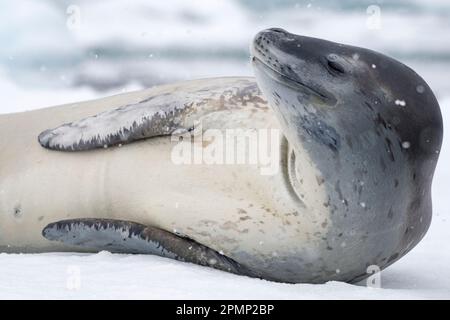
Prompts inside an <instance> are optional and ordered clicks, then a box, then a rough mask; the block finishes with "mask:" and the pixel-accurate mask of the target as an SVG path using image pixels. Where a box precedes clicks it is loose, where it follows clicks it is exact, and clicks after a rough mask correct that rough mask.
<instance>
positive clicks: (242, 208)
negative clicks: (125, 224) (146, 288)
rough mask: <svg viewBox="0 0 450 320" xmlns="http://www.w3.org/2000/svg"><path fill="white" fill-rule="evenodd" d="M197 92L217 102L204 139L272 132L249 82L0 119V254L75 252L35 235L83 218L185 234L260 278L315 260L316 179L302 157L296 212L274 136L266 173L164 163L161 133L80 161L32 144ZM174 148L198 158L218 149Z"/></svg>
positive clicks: (167, 154)
mask: <svg viewBox="0 0 450 320" xmlns="http://www.w3.org/2000/svg"><path fill="white" fill-rule="evenodd" d="M199 90H203V91H204V90H206V92H207V93H208V99H210V100H208V101H207V102H205V103H208V104H211V105H212V104H214V103H219V104H221V106H219V109H218V111H215V112H213V113H211V114H209V115H207V116H205V117H202V118H201V119H200V118H199V119H198V120H199V121H201V123H202V127H203V130H204V131H206V130H208V129H217V130H219V131H222V130H223V132H224V130H225V128H226V129H251V130H260V129H261V130H270V129H274V130H279V129H280V128H279V124H278V121H277V120H276V118H275V116H274V114H273V112H272V110H271V109H270V108H269V106H268V105H267V103H266V101H265V100H264V98H263V97H262V96H261V93H260V91H259V89H258V88H257V86H256V83H255V82H254V79H252V78H221V79H207V80H199V81H192V82H185V83H180V84H176V85H170V86H162V87H158V88H154V89H149V90H145V91H141V92H136V93H130V94H123V95H118V96H114V97H110V98H105V99H100V100H95V101H91V102H84V103H76V104H69V105H65V106H59V107H53V108H47V109H41V110H36V111H31V112H25V113H18V114H9V115H3V116H1V117H0V131H1V134H0V136H1V137H2V139H1V140H0V141H1V142H0V147H1V149H2V150H3V151H2V156H1V160H0V161H1V162H0V163H1V165H0V177H1V178H0V190H1V193H0V245H1V250H2V251H6V252H40V251H59V250H75V249H77V250H79V248H75V247H73V246H67V245H63V244H60V243H57V242H51V241H48V240H47V239H45V238H44V237H43V236H42V234H41V232H42V230H43V228H44V227H45V226H46V225H47V224H49V223H51V222H55V221H59V220H64V219H76V218H87V217H89V218H108V219H122V220H128V221H135V222H139V223H142V224H145V225H151V226H157V227H159V228H162V229H164V230H168V231H170V232H174V233H176V234H180V235H184V236H188V237H189V238H191V239H194V240H196V241H197V242H199V243H202V244H204V245H207V246H208V247H210V248H213V249H214V250H216V251H218V252H223V253H224V255H226V256H228V257H231V258H233V259H234V260H236V261H245V262H246V265H248V266H250V265H251V266H255V267H256V266H259V267H261V268H260V269H261V271H263V269H265V271H264V274H265V275H264V277H266V278H270V279H277V276H276V275H277V274H279V272H280V271H281V268H282V267H283V266H288V265H289V266H291V264H292V265H293V262H292V261H284V259H285V258H284V257H285V256H286V257H287V256H291V255H293V253H296V254H294V256H295V259H298V256H300V255H301V256H304V254H305V253H306V254H307V255H311V259H316V257H315V253H314V249H313V248H312V247H311V240H312V239H313V237H314V233H316V235H317V234H325V233H326V230H327V223H326V221H327V215H328V210H327V209H326V208H325V207H323V206H322V205H319V204H321V203H323V202H324V201H326V195H325V194H323V192H322V188H321V187H320V184H318V183H317V182H316V175H315V170H314V166H313V165H311V161H310V160H309V159H307V158H304V159H303V160H304V161H305V166H307V168H308V172H307V174H306V176H308V177H306V176H305V181H306V179H311V181H314V184H313V185H311V187H308V188H306V189H307V190H305V191H302V192H304V193H306V194H309V195H310V196H311V197H313V198H314V199H315V200H314V201H315V202H314V203H311V204H309V205H308V206H309V209H307V207H306V204H305V203H303V202H302V201H301V200H300V199H299V194H298V192H299V191H298V190H294V188H293V187H292V185H291V183H290V174H289V173H288V171H287V170H288V161H289V159H288V158H289V157H288V154H289V150H290V149H289V145H288V143H287V141H286V140H285V138H284V135H283V134H282V131H281V130H279V133H280V134H279V135H273V136H272V137H271V139H272V140H271V141H274V139H277V140H278V141H277V143H276V144H275V145H276V146H277V147H278V150H273V153H278V155H272V156H273V158H274V159H275V161H279V163H276V164H275V165H276V166H275V168H276V170H274V171H273V172H269V174H262V171H261V169H264V168H269V167H268V165H269V163H268V162H267V161H266V162H264V163H256V164H254V163H252V164H249V163H246V161H244V162H243V163H233V162H231V163H225V161H224V163H223V164H205V163H194V162H192V163H186V164H183V163H181V164H180V163H175V162H174V161H173V158H172V154H173V152H174V150H176V148H180V142H179V141H178V140H177V141H173V138H171V137H170V136H164V137H155V138H152V139H148V140H142V141H140V142H135V143H132V144H128V145H123V146H121V147H118V146H116V147H110V148H108V149H99V150H93V151H89V152H79V153H73V152H70V153H67V152H54V151H49V150H47V149H44V148H42V147H41V146H40V145H39V143H37V140H36V137H37V136H38V135H39V133H40V132H41V131H43V130H44V129H46V128H49V127H54V126H56V125H58V124H60V123H64V122H68V121H70V120H73V119H81V118H84V117H87V116H90V115H93V114H96V113H99V112H102V111H105V110H111V109H115V108H117V107H119V106H122V105H126V104H129V103H131V102H133V101H138V100H142V99H146V98H149V97H151V96H161V95H168V94H171V93H173V92H180V91H186V92H190V93H192V94H195V92H197V91H199ZM100 129H101V128H99V130H100ZM11 132H16V133H17V134H13V135H11V134H10V133H11ZM274 132H276V131H274ZM224 134H225V132H224ZM242 134H244V133H242ZM269 134H270V133H269ZM184 143H185V144H189V145H197V146H198V147H200V149H202V150H205V149H207V148H211V147H214V145H215V144H218V143H220V141H216V142H214V141H213V142H211V141H201V142H200V145H199V143H197V142H193V141H187V139H186V141H185V142H184ZM305 155H306V154H305ZM291 160H292V159H291ZM306 164H308V165H306ZM271 165H273V164H271ZM303 196H304V195H303ZM306 211H308V213H307V215H306V216H305V212H306ZM315 228H317V230H315ZM303 252H304V253H303ZM284 272H285V273H286V275H288V274H289V273H290V272H296V271H294V270H290V269H289V268H287V269H286V270H285V271H284Z"/></svg>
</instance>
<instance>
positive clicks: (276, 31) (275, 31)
mask: <svg viewBox="0 0 450 320" xmlns="http://www.w3.org/2000/svg"><path fill="white" fill-rule="evenodd" d="M268 30H269V31H272V32H274V33H281V34H286V33H287V32H286V30H284V29H281V28H270V29H268Z"/></svg>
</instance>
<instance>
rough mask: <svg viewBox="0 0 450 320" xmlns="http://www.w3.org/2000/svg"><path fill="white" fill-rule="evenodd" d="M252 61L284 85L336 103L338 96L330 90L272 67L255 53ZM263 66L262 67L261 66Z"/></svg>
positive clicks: (331, 103) (323, 100) (329, 102)
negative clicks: (329, 91) (309, 83)
mask: <svg viewBox="0 0 450 320" xmlns="http://www.w3.org/2000/svg"><path fill="white" fill-rule="evenodd" d="M251 61H252V63H253V65H254V67H255V68H257V69H263V71H264V72H265V73H266V74H267V75H268V76H269V77H271V78H272V79H274V80H275V81H277V82H279V83H282V84H284V85H287V86H289V87H291V88H293V89H296V90H298V89H300V90H301V91H303V92H306V93H308V94H313V95H314V96H316V97H318V98H319V99H320V100H321V101H322V102H323V103H326V104H330V105H334V104H336V98H335V97H334V96H332V95H331V94H329V93H328V92H327V93H325V92H323V91H321V90H319V89H317V88H313V87H312V86H310V85H308V84H306V83H304V82H302V81H300V80H298V79H294V78H292V77H290V76H288V75H286V74H284V73H282V72H280V71H279V70H277V69H275V68H273V67H271V66H270V65H268V64H267V63H265V62H264V61H263V60H261V59H259V58H258V57H257V56H255V55H253V56H252V57H251ZM259 67H261V68H259Z"/></svg>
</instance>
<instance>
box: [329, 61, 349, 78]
mask: <svg viewBox="0 0 450 320" xmlns="http://www.w3.org/2000/svg"><path fill="white" fill-rule="evenodd" d="M327 65H328V68H329V69H331V70H332V71H334V72H335V73H337V74H344V73H345V70H344V68H343V67H342V66H341V65H340V64H339V63H337V62H336V61H333V60H330V59H328V61H327Z"/></svg>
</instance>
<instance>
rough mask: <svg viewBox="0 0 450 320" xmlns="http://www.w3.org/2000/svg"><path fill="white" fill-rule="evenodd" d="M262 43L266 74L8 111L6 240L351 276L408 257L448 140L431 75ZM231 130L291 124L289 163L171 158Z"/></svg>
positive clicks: (342, 52) (4, 135)
mask: <svg viewBox="0 0 450 320" xmlns="http://www.w3.org/2000/svg"><path fill="white" fill-rule="evenodd" d="M251 53H252V65H253V67H254V71H255V75H256V80H255V78H216V79H205V80H194V81H187V82H181V83H176V84H171V85H164V86H159V87H155V88H151V89H148V90H143V91H139V92H134V93H127V94H122V95H118V96H113V97H107V98H103V99H99V100H94V101H88V102H82V103H75V104H69V105H64V106H58V107H52V108H46V109H40V110H35V111H31V112H25V113H17V114H10V115H2V116H0V137H1V138H0V147H1V149H2V155H1V157H0V250H1V251H5V252H43V251H71V250H77V251H78V250H81V251H98V250H109V251H112V252H122V253H147V254H156V255H160V256H163V257H168V258H172V259H178V260H181V261H186V262H192V263H196V264H200V265H204V266H211V267H214V268H217V269H220V270H225V271H230V272H233V273H236V274H241V275H247V276H251V277H259V278H263V279H268V280H273V281H281V282H289V283H298V282H306V283H323V282H326V281H330V280H338V281H347V282H355V281H358V280H360V279H363V278H364V277H367V276H368V274H367V273H366V270H367V267H368V266H370V265H377V266H379V267H380V268H385V267H387V266H389V265H390V264H392V263H393V262H394V261H396V260H398V259H399V258H400V257H402V256H403V255H404V254H406V253H407V252H408V251H409V250H411V249H412V248H413V247H414V246H415V245H416V244H417V243H418V242H419V241H420V239H421V238H422V237H423V235H424V234H425V232H426V230H427V228H428V226H429V224H430V221H431V182H432V176H433V172H434V169H435V166H436V162H437V159H438V154H439V149H440V146H441V142H442V131H443V129H442V118H441V115H440V109H439V105H438V102H437V101H436V98H435V97H434V95H433V93H432V91H431V89H430V88H429V87H428V85H427V84H426V83H425V81H424V80H423V79H422V78H421V77H420V76H418V75H417V74H416V73H415V72H414V71H412V70H411V69H410V68H408V67H406V66H405V65H403V64H402V63H400V62H398V61H396V60H394V59H392V58H389V57H387V56H385V55H382V54H380V53H377V52H374V51H370V50H367V49H364V48H357V47H352V46H347V45H342V44H337V43H333V42H329V41H325V40H320V39H314V38H309V37H304V36H298V35H294V34H290V33H288V32H286V31H284V30H282V29H268V30H264V31H262V32H260V33H259V34H257V35H256V37H255V38H254V41H253V43H252V45H251ZM419 89H420V90H419ZM198 123H201V130H200V131H199V130H197V129H198ZM229 129H237V131H235V132H237V133H236V135H237V136H236V138H244V139H246V138H248V137H249V136H248V133H249V132H250V133H251V132H260V131H262V132H264V130H266V131H267V130H272V131H273V132H280V135H279V136H277V135H275V139H271V140H270V141H271V142H273V141H276V142H277V143H275V144H271V146H275V148H273V147H272V149H273V151H274V154H275V155H276V156H275V157H273V159H276V160H275V161H276V162H277V165H278V166H277V168H278V170H275V171H274V172H271V173H270V174H262V171H261V167H262V166H263V164H262V163H261V162H257V163H247V162H243V163H231V164H230V163H215V164H214V165H213V164H210V163H204V162H201V163H194V164H193V163H181V164H180V163H176V161H174V158H173V157H174V150H175V149H176V150H180V149H179V148H180V146H182V147H183V148H184V147H187V148H184V149H183V150H191V147H192V148H193V149H195V150H198V149H199V150H200V151H201V152H203V153H205V150H206V151H207V150H209V148H213V149H214V150H215V151H216V152H217V151H218V150H220V147H222V146H223V145H222V142H221V141H219V140H220V139H219V137H220V135H216V136H214V137H213V138H212V139H209V140H206V141H205V140H201V141H200V143H198V141H197V142H196V140H195V137H196V136H199V135H200V136H201V135H202V134H205V133H206V132H208V130H215V132H216V133H217V132H218V133H221V132H222V133H223V132H225V131H226V130H229ZM242 129H246V130H242ZM277 130H278V131H277ZM174 137H175V139H174ZM210 138H211V137H210ZM37 140H38V141H37ZM38 142H39V143H38ZM272 149H271V150H272ZM245 152H246V153H249V154H250V152H249V151H245ZM249 154H246V155H249Z"/></svg>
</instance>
